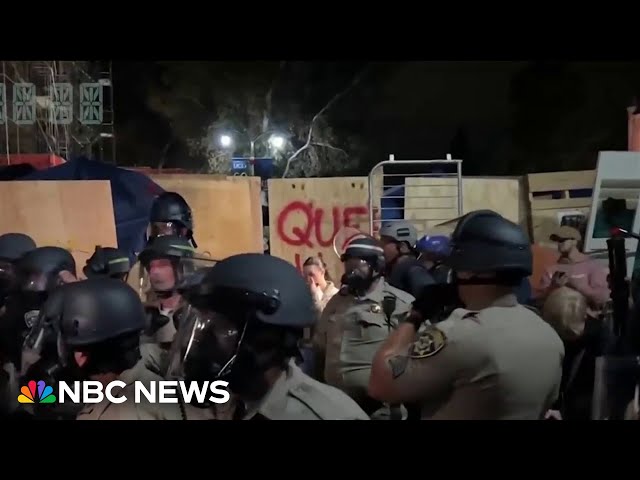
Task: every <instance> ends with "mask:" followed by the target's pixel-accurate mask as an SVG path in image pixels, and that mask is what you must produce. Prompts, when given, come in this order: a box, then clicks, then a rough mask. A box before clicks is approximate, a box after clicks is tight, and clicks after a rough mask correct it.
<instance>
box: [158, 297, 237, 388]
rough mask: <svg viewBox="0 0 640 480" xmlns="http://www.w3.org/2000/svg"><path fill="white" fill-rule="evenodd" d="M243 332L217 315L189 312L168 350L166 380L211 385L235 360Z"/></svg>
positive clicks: (229, 320)
mask: <svg viewBox="0 0 640 480" xmlns="http://www.w3.org/2000/svg"><path fill="white" fill-rule="evenodd" d="M241 337H242V329H241V328H240V327H239V326H238V325H237V324H236V323H234V322H233V321H231V319H230V318H229V317H227V316H226V315H222V314H220V313H216V312H211V311H206V312H203V311H201V310H198V309H196V308H193V307H192V308H191V311H190V313H189V315H188V316H187V318H185V319H183V320H182V323H181V325H180V328H179V330H178V334H177V335H176V337H175V339H174V341H173V345H172V347H171V353H170V360H169V370H168V377H169V378H180V379H186V380H189V381H207V380H209V381H213V380H215V379H216V378H219V377H221V376H223V375H225V374H226V373H227V372H228V371H229V369H230V367H231V365H232V364H233V362H234V360H235V356H236V354H237V350H238V346H239V344H240V341H241Z"/></svg>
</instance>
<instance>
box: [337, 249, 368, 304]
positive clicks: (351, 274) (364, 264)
mask: <svg viewBox="0 0 640 480" xmlns="http://www.w3.org/2000/svg"><path fill="white" fill-rule="evenodd" d="M342 262H343V265H344V275H342V278H341V283H342V285H345V286H346V287H347V288H348V290H349V293H351V294H352V295H364V294H365V293H366V291H367V290H368V289H369V287H370V286H371V284H372V283H373V268H371V264H370V263H369V262H368V261H367V260H363V259H361V258H357V257H349V256H345V255H343V256H342Z"/></svg>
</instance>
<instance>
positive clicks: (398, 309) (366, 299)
mask: <svg viewBox="0 0 640 480" xmlns="http://www.w3.org/2000/svg"><path fill="white" fill-rule="evenodd" d="M341 260H342V262H343V264H344V272H345V273H344V275H343V277H342V287H341V289H340V293H339V294H337V295H334V296H333V297H332V298H331V300H329V302H328V303H327V305H326V307H325V309H324V311H323V312H322V315H321V317H320V320H319V322H318V324H317V325H316V328H315V331H314V335H313V346H314V349H315V351H316V357H317V358H316V361H315V364H316V365H318V366H319V367H320V370H321V371H319V372H318V373H317V378H318V379H322V380H324V381H325V382H326V383H328V384H329V385H333V386H335V387H338V388H340V389H341V390H343V391H344V392H346V393H347V394H348V395H349V396H351V397H352V398H353V399H354V400H356V402H358V404H359V405H360V406H361V407H362V408H363V410H364V411H365V412H367V414H369V415H370V416H372V418H375V419H383V418H384V419H387V418H390V416H391V415H392V414H393V418H394V419H395V418H396V417H398V416H399V413H400V409H399V408H396V407H394V408H393V409H391V408H390V407H388V406H384V405H382V404H381V403H380V402H378V401H375V400H373V399H371V398H370V397H369V396H368V395H367V385H368V383H369V374H370V372H371V361H372V360H373V356H374V354H375V353H376V350H377V349H378V347H379V346H380V345H381V344H382V343H383V342H384V340H385V339H386V338H387V336H388V335H389V333H390V332H391V331H393V330H394V329H395V328H396V327H397V325H398V322H399V319H400V318H402V317H404V316H405V315H406V314H407V312H408V311H409V309H410V307H411V302H412V301H413V300H414V299H413V297H412V296H411V295H409V294H408V293H406V292H403V291H402V290H399V289H397V288H394V287H392V286H391V285H389V284H388V283H387V282H386V281H385V279H384V277H383V276H382V271H383V269H384V257H383V251H382V248H381V247H380V246H379V245H378V242H377V241H376V240H375V239H374V238H372V237H370V236H365V235H363V236H361V237H358V238H356V239H354V240H352V241H351V242H350V243H349V244H348V245H347V247H346V249H345V251H344V254H343V255H342V258H341ZM398 419H399V418H398Z"/></svg>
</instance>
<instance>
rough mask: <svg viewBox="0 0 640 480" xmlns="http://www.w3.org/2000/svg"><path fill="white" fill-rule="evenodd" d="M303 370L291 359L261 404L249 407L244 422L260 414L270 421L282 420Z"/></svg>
mask: <svg viewBox="0 0 640 480" xmlns="http://www.w3.org/2000/svg"><path fill="white" fill-rule="evenodd" d="M302 375H303V374H302V370H300V368H299V367H298V366H297V365H296V364H295V360H294V359H291V360H290V362H289V365H288V366H287V369H286V370H285V371H283V372H282V373H281V374H280V377H279V378H278V379H277V380H276V382H275V383H274V384H273V386H272V387H271V389H270V390H269V392H268V393H267V394H266V395H265V396H264V398H263V399H262V400H260V402H259V403H257V404H254V405H247V413H246V415H245V416H244V420H250V419H251V418H253V417H254V416H256V415H257V414H260V415H262V416H264V417H266V418H268V419H269V420H282V419H284V417H285V414H286V408H287V401H288V394H289V392H290V391H291V389H292V388H294V387H295V386H296V385H297V384H298V383H299V382H300V377H301V376H302Z"/></svg>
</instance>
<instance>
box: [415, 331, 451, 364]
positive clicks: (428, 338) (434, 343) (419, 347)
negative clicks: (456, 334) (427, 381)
mask: <svg viewBox="0 0 640 480" xmlns="http://www.w3.org/2000/svg"><path fill="white" fill-rule="evenodd" d="M446 344H447V337H446V335H445V334H444V332H443V331H442V330H440V329H438V328H436V327H433V326H430V327H427V328H426V329H425V330H424V331H423V332H422V333H421V334H420V336H419V337H418V340H416V341H415V343H414V344H413V346H412V347H411V351H410V352H409V356H410V357H411V358H426V357H431V356H433V355H435V354H436V353H438V352H439V351H440V350H442V349H443V348H444V347H445V345H446Z"/></svg>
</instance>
